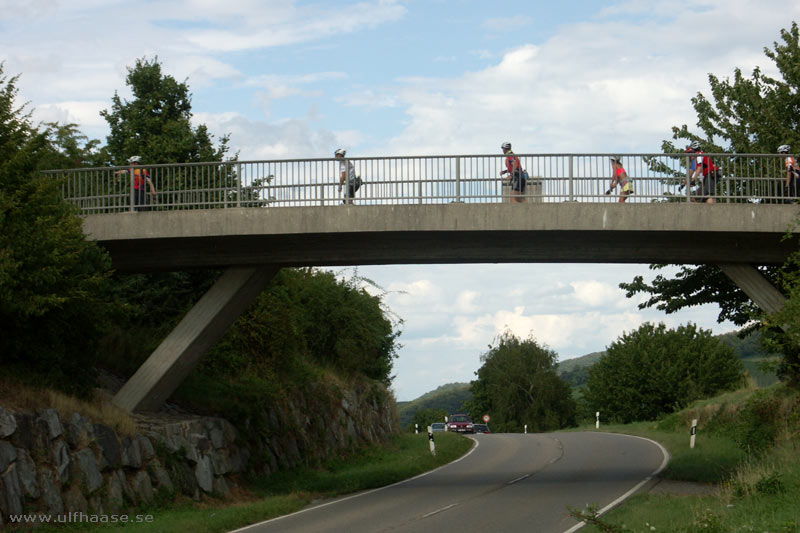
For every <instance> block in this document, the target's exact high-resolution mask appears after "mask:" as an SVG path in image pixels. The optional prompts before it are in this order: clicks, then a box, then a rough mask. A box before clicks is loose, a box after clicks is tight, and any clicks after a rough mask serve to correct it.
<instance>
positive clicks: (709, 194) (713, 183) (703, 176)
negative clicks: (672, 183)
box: [679, 141, 720, 204]
mask: <svg viewBox="0 0 800 533" xmlns="http://www.w3.org/2000/svg"><path fill="white" fill-rule="evenodd" d="M686 152H687V153H694V154H697V155H696V156H695V157H692V158H691V167H690V168H689V174H688V176H686V181H685V182H684V183H683V184H682V185H681V186H680V187H679V189H683V187H684V186H685V185H687V184H691V185H695V184H696V183H698V182H699V183H700V186H699V187H697V188H696V189H695V190H694V195H695V196H694V197H692V201H693V202H698V201H699V202H704V203H708V204H713V203H714V202H716V200H715V199H714V193H715V192H716V190H717V180H718V179H719V175H720V171H719V167H717V165H716V164H715V163H714V160H713V159H712V158H711V157H709V156H707V155H705V152H703V150H702V145H701V144H700V141H693V142H692V144H690V145H689V147H688V148H687V149H686Z"/></svg>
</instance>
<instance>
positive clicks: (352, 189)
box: [333, 148, 361, 204]
mask: <svg viewBox="0 0 800 533" xmlns="http://www.w3.org/2000/svg"><path fill="white" fill-rule="evenodd" d="M346 153H347V151H346V150H343V149H342V148H339V149H338V150H336V151H335V152H334V153H333V156H334V157H335V158H336V159H340V160H341V161H339V173H340V175H339V192H340V193H341V192H342V186H343V185H344V183H345V181H346V182H347V189H346V190H345V196H344V199H343V200H342V204H352V203H354V202H353V199H354V198H355V196H356V191H357V190H358V189H359V188H360V187H361V178H360V177H359V176H356V169H355V167H354V166H353V162H352V161H347V162H345V160H344V156H345V154H346ZM345 163H346V164H345Z"/></svg>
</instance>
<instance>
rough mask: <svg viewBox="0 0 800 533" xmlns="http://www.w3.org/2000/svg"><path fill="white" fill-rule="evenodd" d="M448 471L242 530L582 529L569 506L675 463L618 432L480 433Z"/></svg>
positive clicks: (625, 492) (626, 488) (606, 495)
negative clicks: (474, 442)
mask: <svg viewBox="0 0 800 533" xmlns="http://www.w3.org/2000/svg"><path fill="white" fill-rule="evenodd" d="M474 439H475V441H476V446H474V447H473V448H472V450H471V451H470V452H469V454H467V455H465V456H464V457H463V458H461V459H459V460H458V461H455V462H453V463H450V464H448V465H446V466H444V467H442V468H439V469H437V470H434V471H432V472H429V473H427V474H423V475H421V476H418V477H416V478H413V479H410V480H408V481H404V482H400V483H397V484H394V485H390V486H388V487H384V488H381V489H376V490H372V491H365V492H361V493H357V494H354V495H351V496H345V497H342V498H338V499H335V500H329V501H326V502H324V503H321V504H318V505H314V506H311V507H307V508H306V509H304V510H302V511H299V512H296V513H294V514H291V515H287V516H284V517H280V518H276V519H273V520H269V521H266V522H262V523H260V524H254V525H252V526H248V527H246V528H242V529H239V530H237V531H238V532H247V533H261V532H274V531H281V532H292V531H296V532H303V533H308V532H317V531H320V532H321V531H326V532H327V531H329V532H348V533H350V532H355V533H358V532H377V531H392V532H395V531H402V532H436V533H447V532H455V531H458V532H460V533H463V532H465V531H531V532H536V533H540V532H541V533H551V532H552V533H565V532H567V531H569V532H571V531H575V530H577V528H578V525H577V521H576V520H575V519H573V518H572V517H570V516H569V515H568V512H567V507H574V508H580V509H582V508H584V507H585V506H586V505H587V504H590V503H591V504H596V505H597V506H598V508H601V509H602V508H605V507H607V506H612V505H615V504H617V503H619V502H620V501H622V499H624V498H626V497H627V496H629V495H630V494H632V493H633V492H635V491H636V490H640V489H641V488H642V487H645V486H646V485H647V482H648V481H649V480H650V479H651V477H652V476H653V475H654V474H655V473H657V472H659V471H660V470H662V469H663V468H664V466H666V463H667V460H668V456H667V452H666V450H664V449H663V448H662V447H661V446H659V445H658V444H656V443H655V442H653V441H649V440H646V439H641V438H637V437H629V436H625V435H615V434H610V433H593V432H591V433H590V432H586V433H547V434H528V435H520V434H491V435H475V436H474Z"/></svg>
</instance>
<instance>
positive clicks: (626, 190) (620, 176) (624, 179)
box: [606, 156, 633, 203]
mask: <svg viewBox="0 0 800 533" xmlns="http://www.w3.org/2000/svg"><path fill="white" fill-rule="evenodd" d="M611 169H612V175H611V185H609V187H608V190H607V191H606V194H611V191H613V190H614V188H615V187H616V186H617V185H619V203H624V202H625V200H627V199H628V196H630V195H631V194H633V181H632V180H631V179H630V178H629V177H628V173H627V172H626V171H625V169H624V168H623V167H622V160H621V159H620V158H619V157H617V156H613V157H612V158H611Z"/></svg>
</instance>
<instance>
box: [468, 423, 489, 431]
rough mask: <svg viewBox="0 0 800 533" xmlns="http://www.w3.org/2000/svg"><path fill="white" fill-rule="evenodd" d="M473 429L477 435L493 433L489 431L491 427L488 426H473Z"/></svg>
mask: <svg viewBox="0 0 800 533" xmlns="http://www.w3.org/2000/svg"><path fill="white" fill-rule="evenodd" d="M472 429H473V430H474V431H475V433H491V431H489V426H487V425H486V424H472Z"/></svg>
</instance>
